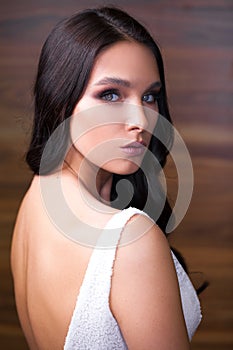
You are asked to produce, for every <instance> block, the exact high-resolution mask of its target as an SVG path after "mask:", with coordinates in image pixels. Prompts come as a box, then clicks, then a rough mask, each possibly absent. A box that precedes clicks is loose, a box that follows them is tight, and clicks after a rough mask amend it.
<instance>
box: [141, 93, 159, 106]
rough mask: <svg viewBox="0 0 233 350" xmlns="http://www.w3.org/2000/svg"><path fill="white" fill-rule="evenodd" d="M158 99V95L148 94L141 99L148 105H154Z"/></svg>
mask: <svg viewBox="0 0 233 350" xmlns="http://www.w3.org/2000/svg"><path fill="white" fill-rule="evenodd" d="M158 99H159V93H149V94H146V95H144V96H143V97H142V101H143V102H146V103H149V104H155V103H156V102H157V101H158Z"/></svg>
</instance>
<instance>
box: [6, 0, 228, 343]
mask: <svg viewBox="0 0 233 350" xmlns="http://www.w3.org/2000/svg"><path fill="white" fill-rule="evenodd" d="M108 3H111V4H114V3H115V5H118V6H120V7H122V8H124V9H125V10H127V11H129V12H130V13H132V14H133V15H135V16H136V17H137V18H138V19H139V20H140V21H142V22H143V23H144V24H145V25H146V26H147V27H148V28H149V29H150V30H151V31H152V32H153V34H154V37H155V38H157V39H158V42H159V45H160V47H161V49H162V52H163V55H164V59H165V67H166V73H167V83H168V91H169V101H170V106H171V111H172V115H173V120H174V122H175V125H176V127H177V128H178V130H179V131H180V132H181V134H182V136H183V138H184V140H185V141H186V143H187V146H188V148H189V151H190V154H191V157H192V161H193V167H194V175H195V187H194V193H193V199H192V202H191V205H190V208H189V211H188V213H187V215H186V216H185V218H184V220H183V222H182V223H181V224H180V226H179V227H178V228H177V229H176V230H175V232H174V233H173V234H172V236H171V238H170V239H171V243H172V244H173V245H174V246H175V247H177V248H179V249H180V250H181V252H182V253H183V254H184V256H185V257H186V261H187V263H188V265H189V269H190V270H191V271H193V272H197V271H201V272H202V273H204V275H205V276H206V278H207V279H208V280H209V281H210V287H209V288H208V289H207V290H206V291H205V292H204V293H203V294H202V295H201V303H202V308H203V321H202V324H201V326H200V328H199V330H198V332H197V334H196V335H195V337H194V339H193V342H192V350H202V349H205V350H230V349H232V348H233V332H232V331H233V300H232V296H233V284H232V277H233V276H232V267H233V266H232V265H233V255H232V248H233V239H232V226H233V225H232V224H233V222H232V221H233V220H232V218H233V212H232V209H233V194H232V178H233V167H232V144H233V137H232V116H233V99H232V97H233V94H232V93H233V84H232V83H233V39H232V37H233V2H232V0H225V1H224V0H197V1H195V0H192V1H181V0H178V1H171V0H170V1H169V0H167V1H166V0H165V1H159V0H157V1H156V0H155V1H149V0H144V1H143V2H142V1H137V0H135V1H131V0H127V1H123V0H120V1H115V2H113V1H111V2H108V1H88V0H87V1H84V0H82V1H81V0H80V1H74V0H67V1H65V0H56V1H54V0H40V2H38V1H35V0H33V1H29V0H20V1H17V2H16V1H12V0H10V1H9V0H8V1H5V2H3V1H1V3H0V77H1V80H0V122H1V128H0V137H1V139H0V145H1V148H0V157H1V158H0V159H1V161H0V166H1V171H0V191H1V196H0V259H1V260H0V346H1V349H9V350H10V349H17V350H21V349H27V345H26V343H25V340H24V338H23V335H22V332H21V329H20V326H19V323H18V319H17V314H16V311H15V304H14V296H13V286H12V279H11V274H10V267H9V251H10V242H11V235H12V228H13V225H14V220H15V216H16V213H17V209H18V206H19V203H20V200H21V198H22V196H23V194H24V191H25V189H26V188H27V185H28V182H29V180H30V178H31V174H30V172H29V171H28V169H27V167H26V165H25V164H24V162H23V154H24V152H25V149H26V145H27V142H28V133H29V130H30V117H31V114H32V98H31V91H32V83H33V79H34V77H35V71H36V64H37V61H38V55H39V52H40V48H41V45H42V44H43V42H44V40H45V38H46V36H47V34H48V32H49V30H50V29H51V28H52V26H53V25H54V24H55V23H56V22H57V21H58V20H59V19H61V18H63V17H64V16H66V15H70V14H71V13H73V12H75V11H77V10H79V9H83V8H85V7H93V6H96V5H101V4H108ZM35 224H36V223H35ZM192 276H193V278H194V280H197V279H200V278H203V276H202V275H201V274H196V273H193V274H192ZM43 288H46V286H43ZM51 327H52V325H51Z"/></svg>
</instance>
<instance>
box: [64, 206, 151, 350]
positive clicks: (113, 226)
mask: <svg viewBox="0 0 233 350" xmlns="http://www.w3.org/2000/svg"><path fill="white" fill-rule="evenodd" d="M137 213H140V214H142V212H141V211H139V210H138V209H136V208H128V209H125V210H123V211H120V212H118V213H116V214H114V215H113V216H112V218H111V219H110V220H109V221H108V223H107V225H106V226H105V228H104V229H103V231H102V233H101V235H100V238H99V239H98V241H97V244H96V247H95V248H94V250H93V253H92V255H91V258H90V261H89V264H88V267H87V270H86V273H85V277H84V280H83V283H82V286H81V288H80V291H79V295H78V298H77V302H76V306H75V309H74V313H73V316H72V319H71V323H70V326H69V330H68V334H67V337H66V341H65V346H64V349H65V350H71V349H72V350H81V349H83V350H86V349H91V350H103V349H111V350H114V349H115V350H126V349H127V345H126V343H125V341H124V339H123V337H122V334H121V331H120V328H119V326H118V324H117V321H116V320H115V318H114V316H113V315H112V312H111V310H110V306H109V295H110V289H111V277H112V271H113V265H114V261H115V256H116V248H117V245H118V242H119V239H120V236H121V232H122V230H123V228H124V226H125V225H126V223H127V221H129V220H130V218H131V217H132V216H134V215H135V214H137ZM143 214H144V213H143ZM144 215H146V214H144Z"/></svg>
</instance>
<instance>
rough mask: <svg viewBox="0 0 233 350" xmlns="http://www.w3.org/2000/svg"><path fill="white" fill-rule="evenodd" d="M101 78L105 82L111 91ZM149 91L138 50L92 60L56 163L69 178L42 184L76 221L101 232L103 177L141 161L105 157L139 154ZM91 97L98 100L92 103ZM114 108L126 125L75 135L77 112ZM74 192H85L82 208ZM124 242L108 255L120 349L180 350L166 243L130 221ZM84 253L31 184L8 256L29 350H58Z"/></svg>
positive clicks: (153, 75)
mask: <svg viewBox="0 0 233 350" xmlns="http://www.w3.org/2000/svg"><path fill="white" fill-rule="evenodd" d="M135 72H140V74H135ZM106 78H107V79H106ZM109 78H111V79H112V78H114V79H115V81H114V83H113V81H110V80H111V79H109ZM116 78H117V79H118V82H116ZM119 81H120V82H121V83H120V84H119ZM123 81H124V82H125V81H127V84H125V83H124V84H123V83H122V82H123ZM152 84H153V91H151V85H152ZM159 86H160V80H159V73H158V68H157V64H156V61H155V58H154V56H153V55H152V53H151V52H150V50H149V49H148V48H146V47H145V46H143V45H141V44H137V43H134V42H120V43H116V44H114V45H112V46H111V47H110V48H108V49H106V50H105V51H103V52H102V53H101V54H100V55H99V56H98V58H97V60H96V62H95V65H94V67H93V70H92V73H91V77H90V80H89V82H88V85H87V88H86V90H85V91H84V93H83V96H82V98H81V100H80V101H79V102H78V103H77V105H76V108H75V110H74V116H73V117H72V118H73V119H72V123H71V135H72V137H73V140H74V145H73V146H72V147H71V149H70V151H69V153H68V155H67V158H66V161H67V162H68V163H69V165H70V166H71V167H72V171H71V168H69V167H67V166H65V167H64V169H63V171H62V173H60V174H53V175H49V176H48V177H49V178H51V179H52V180H55V179H56V177H59V178H60V179H61V181H62V186H63V192H64V196H65V198H66V200H67V202H68V204H69V206H70V209H71V210H72V211H73V212H74V213H75V214H76V215H77V216H79V218H81V219H82V220H84V221H85V220H86V222H97V223H98V227H100V228H103V227H104V225H105V224H106V223H107V221H108V220H109V219H110V218H111V216H112V214H113V212H110V211H109V207H108V206H107V205H106V202H104V201H109V199H110V189H111V181H112V173H114V172H118V173H121V174H127V173H132V172H134V171H136V170H137V168H138V166H140V163H141V161H142V158H143V154H141V155H140V156H136V157H132V156H128V155H127V154H125V153H124V152H123V153H120V159H119V158H114V157H115V156H116V157H117V156H118V153H119V152H121V151H122V150H121V146H122V145H125V144H128V143H129V142H132V141H140V142H142V141H143V142H144V145H145V147H148V145H149V142H150V137H151V136H150V132H149V131H150V130H152V129H153V127H154V125H155V123H156V119H153V118H152V119H153V120H149V118H147V114H146V113H145V111H144V110H143V108H142V107H147V108H150V109H151V110H152V111H153V112H156V111H157V102H156V99H155V98H154V96H155V95H156V94H158V92H159ZM148 89H149V90H148ZM109 90H111V91H112V90H117V91H118V92H117V94H116V93H115V92H116V91H115V92H114V93H112V92H111V93H109ZM100 91H101V94H102V93H103V91H104V93H105V94H104V95H103V94H102V95H101V97H100V95H99V92H100ZM106 91H107V92H108V93H107V92H106ZM118 95H119V96H118ZM152 95H153V96H152ZM116 103H120V105H121V106H123V107H125V106H126V107H127V106H128V105H132V104H133V105H136V106H137V107H138V108H137V111H138V113H133V114H132V115H133V116H132V115H131V114H130V115H131V116H130V118H129V115H128V114H127V113H126V114H124V115H125V117H124V118H125V119H121V120H120V122H119V120H117V123H115V124H112V122H113V121H114V120H111V124H110V125H104V126H103V125H102V126H101V125H100V124H98V125H97V126H96V127H94V128H93V129H92V130H91V131H88V132H86V133H84V134H83V133H79V131H78V130H77V129H76V128H77V126H76V125H75V124H76V121H77V125H79V123H81V122H83V125H84V126H85V120H86V119H85V113H84V114H83V115H84V117H83V118H84V119H82V112H84V111H85V110H87V109H89V108H90V107H91V108H92V107H96V106H98V107H99V106H100V107H101V106H106V105H107V106H108V107H109V106H110V107H111V108H113V109H114V108H116V106H117V105H116ZM104 108H105V107H104ZM126 111H127V109H126ZM113 115H114V113H113ZM79 116H81V117H80V118H79ZM87 130H88V129H87ZM77 135H78V137H77ZM110 140H113V145H114V146H113V147H112V149H111V152H113V156H111V155H110V158H109V155H108V154H107V155H106V159H104V158H101V157H100V158H98V153H100V152H97V151H96V153H95V149H97V150H98V147H102V145H103V143H105V142H107V143H108V144H109V147H110V146H111V142H112V141H111V142H110V143H109V141H110ZM114 142H115V143H114ZM105 149H106V147H105ZM90 151H91V152H92V151H93V152H94V153H93V155H91V153H90ZM114 152H116V155H115V153H114ZM111 154H112V153H111ZM75 173H76V174H78V179H77V176H76V175H75ZM77 180H78V181H77ZM93 184H95V186H93ZM93 187H94V190H93ZM80 189H81V190H82V191H85V194H86V198H88V200H87V201H84V199H83V196H82V195H81V192H80ZM97 208H98V209H99V208H101V209H102V210H101V211H99V210H96V209H97ZM68 225H69V223H68ZM68 228H69V227H68ZM76 229H77V230H78V229H79V227H76ZM135 232H139V233H141V238H140V239H137V240H134V234H135ZM143 233H144V234H143ZM125 237H126V238H127V240H128V241H131V242H132V243H131V244H128V245H125V246H119V248H118V249H117V256H116V261H115V265H114V274H113V277H112V288H111V294H110V308H111V311H112V313H113V315H114V317H115V318H116V320H117V321H118V324H119V326H120V328H121V331H122V334H123V336H124V338H125V341H126V343H127V345H128V347H129V349H132V350H137V349H138V350H139V349H140V350H144V349H145V350H148V349H152V350H153V349H160V350H165V349H166V350H175V349H176V350H183V349H188V348H189V342H188V337H187V332H186V327H185V322H184V317H183V313H182V307H181V301H180V294H179V288H178V282H177V277H176V273H175V269H174V265H173V262H172V258H171V253H170V248H169V246H168V243H167V240H166V238H165V237H164V235H163V233H162V232H161V231H160V229H159V228H158V227H157V226H156V225H153V223H152V222H151V220H150V219H148V218H146V217H142V216H140V215H136V216H134V217H133V218H132V219H131V220H130V222H129V223H128V224H127V225H126V228H125V229H124V232H123V235H122V239H124V238H125ZM92 251H93V249H92V247H85V246H83V245H79V244H77V243H75V242H73V241H72V240H70V239H68V238H67V237H65V236H64V235H62V234H61V233H60V232H59V231H58V229H57V228H56V226H55V225H54V224H53V223H52V221H51V220H50V219H49V217H48V214H47V212H46V210H45V206H44V203H43V201H42V198H41V193H40V182H39V177H38V176H35V177H34V179H33V181H32V184H31V187H30V189H29V190H28V192H27V193H26V195H25V197H24V199H23V202H22V204H21V207H20V210H19V213H18V217H17V221H16V225H15V230H14V236H13V242H12V254H11V264H12V272H13V277H14V284H15V294H16V304H17V309H18V314H19V317H20V321H21V325H22V328H23V330H24V333H25V335H26V338H27V341H28V343H29V345H30V348H31V349H40V350H44V349H49V350H51V349H62V348H63V345H64V341H65V336H66V334H67V331H68V326H69V323H70V319H71V316H72V313H73V310H74V306H75V302H76V298H77V295H78V292H79V288H80V286H81V284H82V281H83V278H84V275H85V271H86V268H87V264H88V261H89V259H90V256H91V253H92Z"/></svg>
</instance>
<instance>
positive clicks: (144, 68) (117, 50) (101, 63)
mask: <svg viewBox="0 0 233 350" xmlns="http://www.w3.org/2000/svg"><path fill="white" fill-rule="evenodd" d="M105 76H117V77H120V78H123V79H126V80H128V81H130V82H131V83H140V82H141V83H145V84H150V82H151V81H156V80H159V71H158V66H157V62H156V59H155V57H154V55H153V53H152V51H151V50H150V49H149V48H148V47H146V46H145V45H143V44H140V43H136V42H130V41H121V42H117V43H115V44H113V45H111V46H110V47H108V48H106V49H105V50H104V51H102V52H101V53H100V54H99V55H98V56H97V58H96V61H95V63H94V66H93V69H92V73H91V76H90V80H89V84H91V85H92V84H95V83H96V82H97V81H98V80H99V79H101V78H103V77H105Z"/></svg>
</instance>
